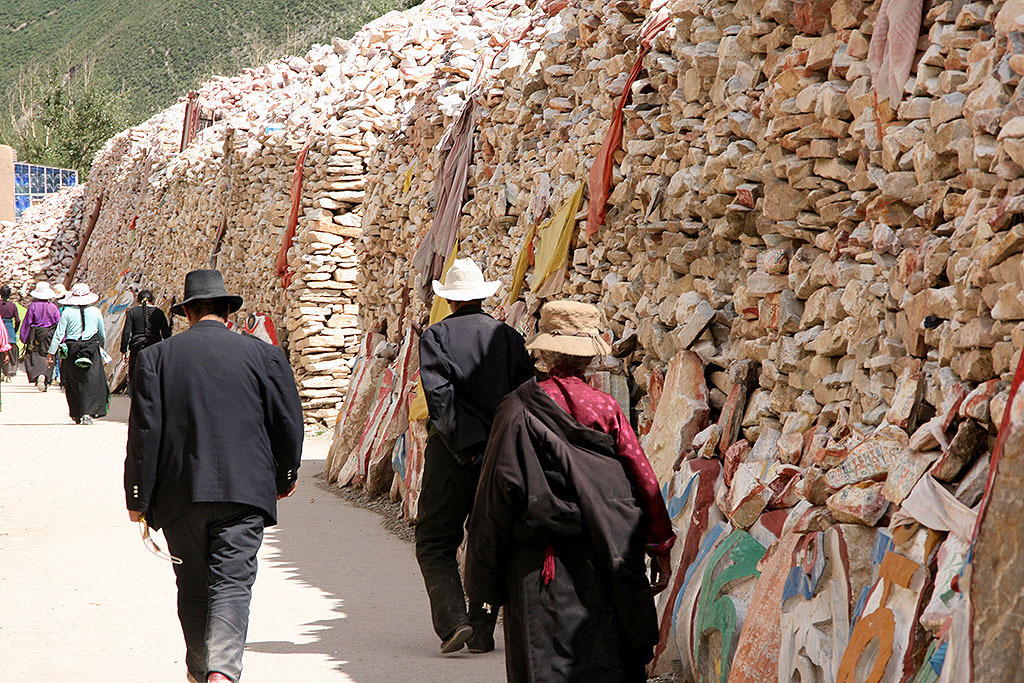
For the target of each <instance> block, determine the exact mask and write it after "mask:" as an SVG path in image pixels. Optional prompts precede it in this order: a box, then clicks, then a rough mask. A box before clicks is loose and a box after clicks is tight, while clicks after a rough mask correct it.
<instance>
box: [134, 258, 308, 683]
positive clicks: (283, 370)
mask: <svg viewBox="0 0 1024 683" xmlns="http://www.w3.org/2000/svg"><path fill="white" fill-rule="evenodd" d="M241 305H242V299H241V297H238V296H232V295H230V294H228V293H227V290H226V289H225V288H224V280H223V278H222V276H221V274H220V272H219V271H216V270H198V271H192V272H191V273H189V274H188V275H187V276H186V278H185V297H184V300H183V301H182V302H181V303H180V304H177V305H175V306H174V307H172V309H171V312H172V314H176V315H185V316H187V318H188V322H189V329H188V330H187V331H186V332H184V333H182V334H179V335H176V336H174V337H171V338H170V339H167V340H166V341H163V342H160V343H158V344H155V345H153V346H151V347H149V348H146V349H144V350H142V351H141V352H140V354H139V366H138V374H137V377H136V383H135V386H133V388H132V393H133V396H132V407H131V413H130V416H129V421H128V455H127V457H126V458H125V470H124V487H125V495H126V498H127V506H128V510H129V517H130V518H131V520H132V521H142V522H143V523H146V524H148V525H149V526H151V527H152V528H154V529H160V528H163V531H164V536H165V538H166V539H167V545H168V549H169V551H170V553H171V554H172V555H173V556H175V557H176V558H179V559H180V560H181V563H180V564H175V565H174V573H175V576H176V577H177V586H178V619H179V621H180V622H181V628H182V631H183V633H184V636H185V647H186V656H185V664H186V666H187V668H188V674H189V677H190V679H191V680H195V681H237V680H238V678H239V675H240V673H241V670H242V652H243V650H244V649H245V634H246V629H247V627H248V622H249V602H250V600H251V598H252V584H253V581H254V580H255V578H256V552H257V550H259V547H260V544H261V543H262V541H263V529H264V527H265V526H271V525H273V524H275V523H276V517H277V501H278V500H280V499H281V498H284V497H287V496H290V495H291V494H292V493H294V491H295V484H296V479H297V476H298V469H299V460H300V456H301V453H302V438H303V424H302V407H301V405H300V403H299V395H298V391H297V389H296V386H295V377H294V375H293V373H292V370H291V368H290V367H289V365H288V361H287V360H286V359H285V357H284V354H283V353H282V352H281V349H279V348H277V347H274V346H271V345H269V344H266V343H264V342H262V341H259V340H257V339H254V338H250V337H243V336H242V335H238V334H234V333H233V332H231V331H229V330H228V329H227V327H226V325H225V323H226V320H227V316H228V314H229V313H231V312H233V311H236V310H238V308H239V307H240V306H241Z"/></svg>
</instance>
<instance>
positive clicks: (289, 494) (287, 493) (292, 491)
mask: <svg viewBox="0 0 1024 683" xmlns="http://www.w3.org/2000/svg"><path fill="white" fill-rule="evenodd" d="M298 486H299V482H295V483H294V484H292V486H291V488H290V489H288V490H287V491H285V492H284V493H279V494H277V499H278V500H281V499H282V498H291V497H292V496H293V495H295V489H296V488H297V487H298Z"/></svg>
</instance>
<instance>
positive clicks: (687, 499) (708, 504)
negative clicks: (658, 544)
mask: <svg viewBox="0 0 1024 683" xmlns="http://www.w3.org/2000/svg"><path fill="white" fill-rule="evenodd" d="M721 472H722V465H721V463H719V462H718V461H717V460H705V459H695V460H687V461H685V462H684V463H683V464H682V467H680V469H679V470H678V471H677V472H675V474H674V476H673V477H672V479H671V480H669V482H668V483H667V484H665V486H664V487H663V489H664V491H663V492H664V496H665V503H666V506H667V507H668V514H669V517H670V518H671V519H672V526H673V527H674V528H675V529H676V533H677V537H676V542H675V545H673V547H672V583H671V584H670V585H669V588H668V590H666V591H663V592H662V593H661V595H659V596H658V599H657V606H658V621H659V630H660V638H659V641H658V646H657V647H656V648H655V651H654V660H653V661H652V662H651V665H650V669H649V670H650V672H651V673H652V675H660V674H667V673H671V672H672V671H673V670H674V668H675V666H676V665H677V663H679V662H681V661H682V660H683V659H684V658H685V657H686V655H684V654H683V652H681V651H680V649H679V647H678V645H677V637H676V634H675V633H674V631H675V627H676V622H677V620H678V617H679V614H678V608H679V601H678V598H679V597H680V595H681V592H682V590H683V586H684V584H685V582H686V581H687V578H688V574H687V573H688V571H689V568H690V566H691V565H692V564H693V562H694V560H695V558H696V557H697V553H698V551H699V550H700V547H701V540H702V538H703V537H704V534H705V532H706V531H707V529H708V527H709V525H715V524H717V523H719V522H720V521H722V519H723V517H722V514H721V512H720V511H719V510H718V508H717V507H715V505H714V501H715V487H716V485H717V484H718V482H720V481H721V478H722V477H721Z"/></svg>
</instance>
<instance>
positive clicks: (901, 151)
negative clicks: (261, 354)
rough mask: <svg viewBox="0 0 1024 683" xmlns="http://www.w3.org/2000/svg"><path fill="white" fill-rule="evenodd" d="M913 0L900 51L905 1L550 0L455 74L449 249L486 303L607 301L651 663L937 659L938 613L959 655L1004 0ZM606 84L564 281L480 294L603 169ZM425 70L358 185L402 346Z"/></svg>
mask: <svg viewBox="0 0 1024 683" xmlns="http://www.w3.org/2000/svg"><path fill="white" fill-rule="evenodd" d="M892 4H893V5H902V4H906V3H892ZM909 4H910V6H911V7H910V10H911V11H910V20H909V23H910V30H911V33H912V34H913V33H916V34H917V35H919V39H918V41H917V44H916V48H917V49H916V51H915V50H913V49H909V50H908V49H907V48H908V47H913V43H912V42H909V41H908V40H906V39H903V40H900V39H899V36H898V30H899V29H900V26H898V24H899V20H898V17H897V16H896V15H897V14H899V12H905V11H906V10H907V8H906V7H892V8H889V9H888V10H887V11H888V12H889V14H888V15H886V16H889V17H894V19H893V22H892V23H893V24H894V25H897V26H896V28H893V29H890V31H889V32H888V33H885V32H884V31H883V30H882V29H880V30H879V31H878V33H879V36H875V35H874V34H875V32H876V27H878V26H882V25H883V24H884V23H885V21H886V19H885V17H883V19H881V20H880V19H879V13H880V12H881V11H882V5H883V3H882V2H874V3H868V2H861V1H859V0H835V1H834V2H833V1H830V0H798V1H797V2H789V1H786V0H768V1H756V0H739V1H738V2H724V1H721V0H715V1H711V2H696V1H694V0H673V1H669V2H659V1H657V0H655V1H654V2H651V1H644V0H640V1H638V2H623V3H605V2H597V1H590V0H577V1H572V2H564V1H550V2H542V3H537V4H536V5H535V6H532V11H533V15H532V18H531V23H530V25H529V28H528V29H527V30H526V31H525V32H521V33H520V32H516V33H514V34H505V35H506V36H509V37H511V41H510V44H509V45H508V47H507V48H506V49H505V51H504V52H502V53H500V55H499V57H498V58H497V59H496V61H495V65H494V67H493V69H491V70H490V71H488V73H487V74H486V77H485V78H484V79H483V80H482V81H481V83H480V85H479V87H478V88H477V89H476V90H475V91H474V97H473V103H474V106H475V108H476V114H475V120H476V125H477V133H476V135H475V138H474V141H475V145H474V149H473V155H472V159H471V165H470V167H469V174H468V182H467V189H466V200H465V204H464V207H463V211H462V214H461V223H460V225H459V228H458V234H457V237H458V253H459V255H461V256H467V255H468V256H472V257H473V258H475V259H476V260H477V261H479V262H480V263H481V264H482V265H483V266H484V267H485V273H486V275H487V276H488V277H490V278H497V279H501V280H502V281H503V284H504V287H503V290H502V293H501V294H499V296H498V297H496V299H495V300H494V301H492V302H491V304H492V306H493V308H494V311H495V314H496V315H497V316H498V317H506V316H507V317H508V319H509V320H510V321H511V322H514V323H515V324H516V326H517V327H520V328H526V329H528V328H530V327H531V325H532V319H533V316H535V313H536V311H537V309H538V308H539V306H540V304H541V303H542V302H543V301H544V300H546V299H551V298H559V297H572V298H576V299H580V300H585V301H591V302H593V303H596V304H598V305H599V306H600V307H601V308H602V310H603V312H604V315H605V316H606V319H607V322H608V327H609V331H610V337H611V341H612V342H613V343H614V345H615V348H616V354H615V355H616V358H614V359H607V361H608V363H607V364H608V365H611V366H613V367H614V366H617V369H616V370H613V377H614V376H615V375H616V374H618V376H619V378H620V379H619V380H618V381H619V383H620V384H619V385H618V386H621V384H622V383H623V381H624V383H625V384H626V388H627V391H626V392H623V393H625V394H628V396H621V395H620V398H622V399H623V402H624V403H627V404H628V407H629V408H630V411H631V414H632V417H633V419H634V421H635V423H636V425H637V427H638V431H639V432H640V433H641V435H642V441H643V444H644V446H645V449H646V451H647V454H648V456H649V458H650V459H651V461H652V464H653V465H654V468H655V471H656V473H657V474H658V476H659V479H660V480H661V482H662V485H663V490H664V491H665V495H666V498H667V500H668V501H669V507H670V511H671V512H672V514H673V516H674V519H675V521H676V524H677V531H678V533H679V538H678V539H677V545H676V550H675V553H674V562H676V566H677V568H678V570H679V571H678V572H677V575H676V577H675V580H674V584H673V586H672V588H671V589H670V590H669V591H668V592H667V593H666V594H665V595H664V596H663V597H662V599H661V602H660V604H659V608H660V610H661V612H660V614H661V619H662V629H663V630H662V633H663V642H662V644H661V645H660V646H659V653H658V657H657V659H656V662H655V664H654V671H656V672H658V673H666V672H670V671H673V670H674V671H677V672H681V673H682V676H683V679H684V680H690V678H693V679H697V680H721V681H725V680H727V679H728V680H730V681H741V680H754V679H755V678H756V679H757V680H761V679H762V678H763V677H764V676H765V675H766V674H767V672H769V671H775V670H778V672H779V680H796V679H797V677H799V680H801V681H809V680H821V681H825V680H850V681H852V680H867V677H868V674H869V672H871V671H872V668H873V667H875V666H876V665H877V667H878V668H877V669H876V671H878V672H882V675H881V678H871V680H894V681H896V680H904V679H905V677H909V676H911V675H912V674H913V675H916V676H917V678H916V679H915V680H935V679H936V678H937V675H933V674H934V670H932V672H931V673H929V671H928V669H929V668H930V667H931V664H930V663H929V659H930V657H931V656H932V652H933V651H934V650H935V649H936V648H937V647H938V645H939V644H940V642H941V643H945V644H946V645H947V647H948V650H947V660H946V661H947V665H946V667H945V670H944V672H943V674H942V680H950V681H952V680H966V679H965V678H962V677H961V675H962V674H963V673H964V672H965V671H968V672H969V670H970V662H969V659H968V658H967V657H966V654H965V653H967V652H969V648H970V642H971V638H970V622H969V621H965V620H967V616H966V615H967V614H968V613H969V607H968V597H967V595H966V593H965V592H958V590H957V589H955V588H951V585H952V583H951V580H952V579H953V577H955V576H957V575H961V581H962V583H959V585H960V586H961V587H963V586H965V585H966V584H967V583H968V581H969V569H967V568H965V563H964V557H965V553H966V550H967V547H968V544H969V542H970V541H971V539H972V537H973V535H972V532H973V526H974V520H975V517H976V509H973V508H974V506H976V505H977V504H978V502H979V500H980V499H981V497H982V495H983V492H984V491H985V480H986V476H987V474H988V470H989V453H990V452H991V448H992V443H993V441H994V436H995V433H996V431H997V427H998V425H999V424H1000V419H1001V417H1002V415H1003V412H1004V408H1005V406H1006V403H1007V400H1008V395H1009V391H1008V387H1009V380H1010V378H1011V377H1012V367H1011V366H1012V365H1013V363H1014V362H1015V358H1016V355H1017V353H1019V350H1020V348H1021V346H1022V342H1024V326H1022V325H1021V321H1022V320H1024V303H1022V300H1021V298H1020V296H1019V293H1020V291H1021V284H1022V282H1024V275H1022V270H1021V251H1022V249H1024V231H1022V227H1021V224H1020V220H1019V218H1018V216H1019V214H1020V213H1021V212H1022V211H1024V179H1022V173H1021V165H1020V164H1021V163H1024V157H1022V156H1021V155H1022V151H1021V150H1022V149H1024V147H1021V144H1022V143H1021V138H1022V136H1024V117H1022V116H1021V115H1024V98H1022V97H1021V95H1020V87H1021V78H1020V75H1021V74H1022V73H1024V40H1022V36H1024V33H1021V32H1020V31H1021V29H1022V28H1024V27H1022V26H1020V25H1018V24H1020V21H1021V20H1020V17H1021V16H1022V15H1024V10H1022V7H1021V6H1020V4H1019V3H1016V2H1009V3H988V2H975V3H967V2H953V1H950V2H942V3H938V2H927V3H925V4H924V7H923V9H922V17H921V21H920V24H919V25H918V24H915V22H914V17H913V12H912V9H913V3H909ZM659 19H661V20H663V21H664V20H667V23H666V25H665V28H664V29H663V30H661V31H660V32H656V30H657V27H658V25H659ZM918 29H919V30H918ZM655 33H656V35H655V37H654V38H653V40H652V41H651V42H652V50H651V51H650V52H649V54H646V56H643V55H641V52H642V51H643V48H642V47H641V46H642V45H643V43H644V39H645V38H646V37H648V36H650V35H651V34H655ZM885 35H888V36H889V38H890V40H889V45H888V46H886V44H885V41H884V40H883V39H882V37H884V36H885ZM869 54H870V55H871V56H872V57H874V59H872V58H870V57H869ZM638 55H639V56H640V58H641V60H642V61H641V67H642V68H641V69H639V72H638V74H637V78H636V80H635V81H634V82H632V83H631V84H630V83H629V81H628V79H627V77H628V75H629V72H630V70H631V68H632V67H633V66H634V63H635V62H636V60H637V58H638ZM901 63H903V64H905V65H906V66H909V68H910V72H909V74H906V77H905V78H904V74H903V73H901V72H900V67H899V65H900V64H901ZM627 87H628V88H629V92H630V93H631V95H632V97H631V102H630V103H629V104H628V105H627V106H626V107H625V111H624V126H623V128H624V132H623V139H622V144H621V146H615V147H612V148H611V149H610V150H609V151H610V152H612V153H613V156H612V160H613V162H614V163H613V171H612V178H611V187H610V189H611V195H610V198H609V201H608V205H607V218H606V220H605V222H604V223H603V225H600V226H598V225H596V224H594V223H593V222H592V221H590V220H588V216H587V214H588V211H589V213H590V217H591V218H593V217H594V214H595V207H594V206H587V205H586V204H584V205H583V206H582V207H581V210H580V211H579V212H578V213H577V214H576V215H575V216H574V218H577V219H579V224H578V227H577V228H576V229H575V230H573V232H572V240H571V245H570V247H569V249H568V251H567V252H565V253H564V254H563V256H564V260H563V261H560V263H564V265H565V273H564V279H562V280H559V277H560V276H561V274H560V273H559V272H558V270H557V268H556V269H555V274H554V276H552V277H547V278H545V279H544V282H539V280H540V277H539V276H538V275H537V273H536V269H535V268H533V269H531V270H530V271H528V272H529V274H528V276H527V281H526V286H525V287H524V288H523V293H522V295H521V297H520V303H519V304H517V305H514V306H513V303H514V302H513V301H511V300H505V301H502V297H504V296H506V295H507V294H508V293H509V292H510V291H513V290H514V287H515V283H514V281H513V280H514V273H515V270H516V268H515V266H516V264H517V262H518V260H519V258H520V255H521V254H522V252H523V250H524V248H526V247H527V245H528V243H532V244H533V247H534V252H535V256H536V257H537V258H540V257H541V256H540V255H541V252H542V251H543V243H544V241H545V240H548V239H551V238H552V235H551V230H552V227H551V226H549V225H547V224H545V223H544V221H545V220H547V219H551V218H552V217H553V216H554V215H555V214H556V212H557V211H558V209H559V208H561V207H563V206H564V205H565V204H566V203H567V201H568V200H569V199H570V197H571V195H573V193H574V192H575V191H576V190H577V188H579V187H580V185H581V184H588V185H589V187H590V192H589V193H588V196H589V199H588V201H593V197H594V196H596V194H595V192H594V190H595V189H597V185H596V184H595V182H594V180H595V179H594V178H592V177H591V169H592V166H593V164H594V163H595V161H594V160H595V159H597V158H600V154H601V150H602V143H603V142H604V140H605V135H606V133H607V131H608V130H609V128H610V125H611V122H612V121H613V120H614V118H615V116H616V105H617V103H618V101H619V99H620V97H621V95H622V93H623V91H624V89H625V88H627ZM880 93H881V94H880ZM423 95H424V98H426V99H423V100H421V103H420V104H421V106H422V108H423V110H424V111H425V112H433V113H432V114H429V115H424V116H422V117H420V118H418V119H417V120H416V121H414V122H411V124H410V125H409V126H407V127H405V128H403V129H402V130H400V131H396V132H395V133H392V134H391V135H390V136H388V137H386V138H384V139H383V140H381V141H380V144H379V145H378V146H377V148H376V150H375V151H374V152H373V153H372V156H371V162H370V163H369V164H368V175H367V187H368V194H367V196H366V198H365V200H364V204H363V212H364V221H363V231H364V237H363V240H362V249H361V251H360V260H361V268H362V270H361V278H360V281H359V284H360V287H359V304H360V313H361V316H362V318H363V321H364V327H366V326H369V325H371V324H372V325H378V326H379V324H380V323H381V322H382V321H383V322H385V323H386V330H387V335H388V337H389V338H390V341H391V342H393V343H394V344H400V343H402V342H403V337H404V335H405V331H406V330H408V329H409V328H410V326H413V325H421V324H422V323H423V322H424V321H425V318H426V315H427V312H428V309H429V306H430V303H431V302H430V300H429V299H423V298H421V297H420V296H419V294H420V292H421V291H423V289H422V285H423V282H424V273H423V272H422V271H421V270H417V269H416V268H415V267H414V254H415V252H416V249H417V248H418V247H419V246H420V245H421V244H423V243H424V242H423V241H424V238H425V237H426V236H427V235H428V234H430V233H429V231H430V230H431V226H432V225H433V223H434V220H435V211H434V208H435V205H436V202H437V199H438V190H437V185H436V181H437V176H438V174H439V173H440V169H442V168H443V167H444V164H445V161H446V159H447V154H448V152H447V148H446V146H444V145H440V144H439V142H441V141H442V138H443V136H444V135H445V133H446V132H447V131H449V130H452V132H455V131H454V128H453V127H454V126H455V125H456V122H457V118H456V117H455V116H445V117H443V118H442V117H441V116H440V115H439V112H441V104H443V102H442V101H440V100H434V101H432V100H430V99H429V98H430V97H431V96H432V95H433V93H431V92H429V91H427V92H425V93H424V94H423ZM399 188H400V189H399ZM571 218H572V217H571ZM553 223H554V222H553ZM570 223H571V222H570ZM586 223H590V224H592V225H594V227H595V228H597V229H596V232H594V233H593V234H591V235H588V234H587V231H586V229H585V227H584V226H585V224H586ZM535 228H536V230H537V231H538V235H537V238H536V239H532V237H533V234H534V230H535ZM436 256H438V257H443V256H447V253H441V254H436ZM556 265H557V264H556ZM601 381H602V382H607V381H608V380H606V379H604V380H601ZM614 385H615V384H614V381H613V386H614ZM386 400H389V401H394V400H396V399H395V398H394V395H392V396H391V398H388V399H386ZM356 403H358V397H357V398H356V400H355V401H354V403H353V404H354V405H355V404H356ZM368 409H369V410H371V411H374V410H375V409H374V408H373V407H372V405H371V406H369V407H368ZM378 412H379V411H378ZM356 422H358V420H356ZM384 432H385V430H383V429H381V432H380V433H384ZM368 436H369V437H370V438H376V437H373V435H372V434H371V435H368V434H367V433H364V434H362V435H360V434H355V439H356V440H362V441H363V442H365V440H366V439H367V438H368ZM406 438H407V439H408V440H414V439H415V438H416V436H415V432H414V430H412V429H410V431H409V432H408V433H407V434H406ZM393 443H397V444H398V445H397V446H396V449H402V448H404V449H405V450H406V451H407V452H409V453H412V452H414V451H417V449H418V448H420V447H421V445H419V446H416V447H412V446H410V444H409V441H406V442H405V443H404V444H403V443H402V442H401V441H399V442H394V441H393ZM354 446H355V444H354V443H338V442H336V448H335V453H334V455H335V457H336V461H335V465H334V466H335V467H336V466H337V463H338V462H345V456H346V454H347V452H348V451H349V450H352V449H353V448H354ZM375 448H376V447H375ZM360 450H366V447H365V444H364V443H360V444H359V448H357V449H355V450H354V451H353V452H359V451H360ZM371 450H373V449H371ZM376 450H379V448H376ZM375 452H376V451H375ZM396 462H397V459H396ZM400 474H401V473H400ZM402 476H404V479H405V481H406V482H408V481H414V480H415V477H412V478H410V477H409V474H408V472H406V473H404V474H403V475H402ZM356 481H359V479H358V478H357V479H356ZM402 490H403V488H402V486H398V487H397V488H396V489H393V492H396V491H402ZM937 510H939V511H940V512H936V511H937ZM1003 516H1005V515H1003ZM687 569H688V571H684V570H687ZM726 575H728V576H730V577H731V578H730V579H729V581H725V579H719V577H720V576H726ZM1007 590H1011V589H1007ZM1012 590H1016V591H1018V592H1019V591H1020V590H1021V587H1020V586H1014V588H1013V589H1012ZM985 604H986V605H992V604H993V601H991V600H987V601H985ZM1003 621H1004V622H1005V620H1003ZM998 622H1000V620H999V619H996V618H994V616H993V618H992V619H989V620H982V621H979V622H978V624H979V628H981V629H982V630H981V631H976V632H975V638H980V637H983V636H985V634H986V633H988V631H985V630H984V629H985V628H987V626H986V625H987V624H990V623H998ZM883 624H884V625H883ZM965 624H966V625H965ZM879 633H880V634H881V635H882V641H881V644H880V645H879V644H878V641H875V642H874V643H872V642H871V641H872V638H873V637H874V636H875V635H878V634H879ZM940 633H942V634H943V635H942V636H941V638H940ZM1018 642H1019V639H1014V643H1015V644H1016V643H1018ZM1015 646H1016V645H1015ZM878 652H880V653H881V654H877V653H878ZM1010 659H1012V657H1010ZM964 667H966V668H964ZM939 668H941V667H939ZM996 668H998V665H997V667H996ZM988 671H989V673H991V669H990V670H988ZM798 672H799V673H798ZM915 672H916V673H915ZM1004 673H1007V672H1004ZM1007 675H1009V674H1008V673H1007Z"/></svg>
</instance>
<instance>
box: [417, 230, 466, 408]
mask: <svg viewBox="0 0 1024 683" xmlns="http://www.w3.org/2000/svg"><path fill="white" fill-rule="evenodd" d="M458 254H459V241H458V240H456V241H455V244H454V245H452V253H451V254H449V255H448V258H447V259H446V260H445V262H444V268H442V269H441V281H442V282H444V278H445V275H447V274H448V269H449V268H451V267H452V263H453V262H454V261H455V259H456V258H457V257H458ZM451 314H452V307H451V306H449V305H448V300H447V299H445V298H443V297H440V296H435V297H434V303H433V305H432V306H431V307H430V324H431V325H433V324H434V323H436V322H439V321H441V320H444V319H445V318H447V317H448V316H450V315H451ZM428 417H430V413H429V411H428V410H427V399H426V397H425V396H424V395H423V382H422V381H421V382H418V383H417V385H416V396H415V397H414V398H413V400H412V403H410V404H409V419H410V420H426V419H427V418H428Z"/></svg>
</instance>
